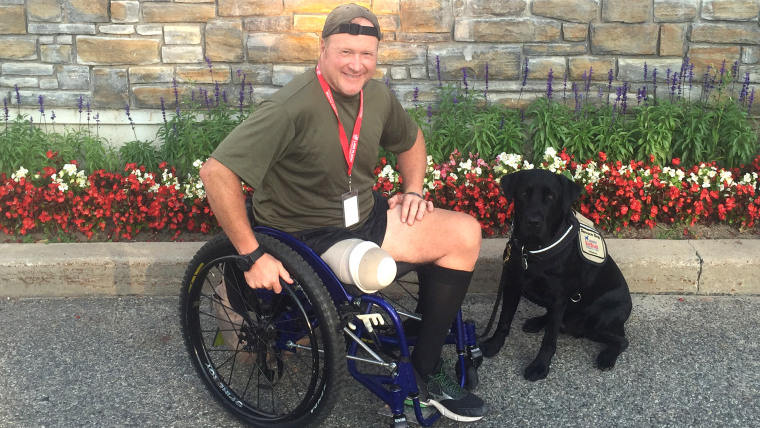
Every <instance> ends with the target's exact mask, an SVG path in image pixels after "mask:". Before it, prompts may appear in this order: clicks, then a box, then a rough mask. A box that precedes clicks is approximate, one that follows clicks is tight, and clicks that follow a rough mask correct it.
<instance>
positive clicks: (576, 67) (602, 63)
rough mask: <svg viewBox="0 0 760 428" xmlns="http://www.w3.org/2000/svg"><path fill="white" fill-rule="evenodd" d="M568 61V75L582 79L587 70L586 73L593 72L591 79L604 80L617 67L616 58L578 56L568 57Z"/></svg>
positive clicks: (571, 77)
mask: <svg viewBox="0 0 760 428" xmlns="http://www.w3.org/2000/svg"><path fill="white" fill-rule="evenodd" d="M568 63H569V65H570V67H569V71H568V76H569V77H570V79H572V80H578V79H580V78H581V77H582V76H583V73H584V72H586V75H588V74H589V73H591V80H596V81H604V80H607V79H608V77H607V73H608V72H609V71H610V70H614V69H615V59H614V58H604V57H595V56H577V57H571V58H568Z"/></svg>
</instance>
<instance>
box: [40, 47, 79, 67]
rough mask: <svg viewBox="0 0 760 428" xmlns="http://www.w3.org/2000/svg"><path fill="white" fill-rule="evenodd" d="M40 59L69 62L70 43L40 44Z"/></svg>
mask: <svg viewBox="0 0 760 428" xmlns="http://www.w3.org/2000/svg"><path fill="white" fill-rule="evenodd" d="M40 59H41V60H42V61H44V62H49V63H52V64H70V63H71V60H72V59H73V56H72V53H71V45H42V46H40Z"/></svg>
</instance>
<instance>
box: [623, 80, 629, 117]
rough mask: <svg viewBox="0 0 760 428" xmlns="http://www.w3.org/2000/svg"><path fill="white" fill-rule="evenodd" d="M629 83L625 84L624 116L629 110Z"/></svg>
mask: <svg viewBox="0 0 760 428" xmlns="http://www.w3.org/2000/svg"><path fill="white" fill-rule="evenodd" d="M628 87H629V83H628V82H623V114H625V112H626V110H628Z"/></svg>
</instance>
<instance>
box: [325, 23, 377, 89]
mask: <svg viewBox="0 0 760 428" xmlns="http://www.w3.org/2000/svg"><path fill="white" fill-rule="evenodd" d="M352 22H354V23H357V24H360V25H366V26H372V24H371V23H370V22H369V21H368V20H366V19H364V18H357V19H354V20H353V21H352ZM379 42H380V41H379V40H378V39H377V38H376V37H373V36H367V35H358V36H353V35H351V34H333V35H331V36H329V37H327V38H325V39H323V40H322V42H321V44H320V47H319V68H320V70H321V71H322V75H323V76H324V77H325V80H326V81H327V84H328V85H330V88H332V89H333V90H334V91H337V92H338V93H340V94H342V95H346V96H349V97H350V96H354V95H356V94H358V93H359V91H361V89H362V88H363V87H364V85H365V84H366V83H367V82H369V80H370V79H372V76H374V74H375V69H376V68H377V47H378V44H379Z"/></svg>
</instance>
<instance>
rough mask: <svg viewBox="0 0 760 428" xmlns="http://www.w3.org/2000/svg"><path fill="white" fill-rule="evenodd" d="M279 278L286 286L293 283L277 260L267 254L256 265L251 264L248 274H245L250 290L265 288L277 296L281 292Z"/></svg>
mask: <svg viewBox="0 0 760 428" xmlns="http://www.w3.org/2000/svg"><path fill="white" fill-rule="evenodd" d="M280 278H282V279H283V280H284V281H285V282H287V283H288V284H292V283H293V279H292V278H291V277H290V274H289V273H288V271H287V270H285V267H284V266H283V265H282V263H280V261H279V260H277V259H275V258H274V257H272V256H271V255H269V254H264V255H263V256H261V257H260V258H259V259H258V260H256V263H254V264H253V267H251V268H250V269H249V270H248V272H246V273H245V280H246V282H247V283H248V286H249V287H251V288H254V289H256V288H265V289H267V290H272V291H274V292H275V293H277V294H279V293H280V292H281V291H282V285H280Z"/></svg>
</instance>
